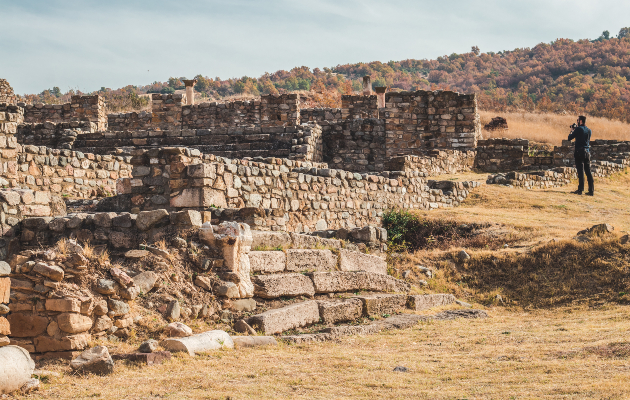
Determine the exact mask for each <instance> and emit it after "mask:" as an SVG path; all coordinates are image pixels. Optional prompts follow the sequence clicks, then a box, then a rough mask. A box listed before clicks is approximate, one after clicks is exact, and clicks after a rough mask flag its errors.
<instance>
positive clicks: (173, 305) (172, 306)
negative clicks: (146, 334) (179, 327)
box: [164, 300, 181, 321]
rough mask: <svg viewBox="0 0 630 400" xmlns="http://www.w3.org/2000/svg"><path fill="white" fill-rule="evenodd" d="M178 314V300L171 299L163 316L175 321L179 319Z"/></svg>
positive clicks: (179, 309) (179, 312)
mask: <svg viewBox="0 0 630 400" xmlns="http://www.w3.org/2000/svg"><path fill="white" fill-rule="evenodd" d="M180 315H181V308H180V306H179V301H177V300H173V301H171V302H170V303H168V306H167V307H166V314H165V315H164V318H166V319H167V320H170V321H176V320H178V319H179V317H180Z"/></svg>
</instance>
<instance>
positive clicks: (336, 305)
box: [317, 298, 363, 324]
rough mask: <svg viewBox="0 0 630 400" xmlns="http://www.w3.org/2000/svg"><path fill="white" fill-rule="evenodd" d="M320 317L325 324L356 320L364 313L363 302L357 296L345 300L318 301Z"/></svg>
mask: <svg viewBox="0 0 630 400" xmlns="http://www.w3.org/2000/svg"><path fill="white" fill-rule="evenodd" d="M317 305H318V307H319V317H320V318H321V320H322V322H323V323H324V324H336V323H338V322H346V321H354V320H356V319H357V318H360V317H361V315H362V314H363V302H362V301H361V300H360V299H357V298H350V299H346V300H343V301H337V302H334V301H324V300H319V301H317Z"/></svg>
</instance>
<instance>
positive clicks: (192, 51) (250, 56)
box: [0, 0, 630, 94]
mask: <svg viewBox="0 0 630 400" xmlns="http://www.w3.org/2000/svg"><path fill="white" fill-rule="evenodd" d="M629 15H630V2H629V1H627V0H617V1H611V0H597V1H589V0H571V1H565V0H528V1H522V0H483V1H478V0H409V1H407V0H379V1H376V0H362V1H359V0H305V1H302V0H292V1H290V0H224V1H219V0H187V1H182V0H179V1H175V0H172V1H167V0H136V1H134V0H0V21H1V22H0V78H4V79H7V80H8V81H9V83H10V84H11V85H12V86H13V88H14V90H15V92H16V93H19V94H26V93H39V92H41V91H43V90H45V89H49V88H52V87H53V86H58V87H59V88H60V89H61V90H62V91H63V92H66V91H67V90H69V89H75V90H76V89H78V90H81V91H83V92H90V91H94V90H98V89H100V88H101V87H108V88H119V87H123V86H126V85H130V84H131V85H146V84H150V83H152V82H154V81H166V80H167V79H168V78H169V77H171V76H173V77H182V76H185V77H188V78H192V77H194V76H195V75H197V74H202V75H204V76H209V77H217V76H218V77H221V78H222V79H227V78H234V77H242V76H244V75H247V76H252V77H258V76H260V75H262V74H263V73H265V72H274V71H277V70H279V69H284V70H290V69H291V68H293V67H296V66H302V65H305V66H308V67H310V68H315V67H319V68H323V67H334V66H335V65H338V64H347V63H356V62H370V61H383V62H387V61H390V60H404V59H408V58H415V59H425V58H426V59H433V58H436V57H438V56H441V55H445V54H452V53H464V52H468V51H470V48H471V46H479V47H480V49H481V51H482V52H487V51H495V52H497V51H501V50H511V49H514V48H520V47H534V46H535V45H536V44H538V43H541V42H547V43H548V42H551V41H553V40H555V39H557V38H571V39H583V38H590V39H594V38H597V37H598V36H599V35H600V34H601V33H602V32H603V31H604V30H609V31H610V33H611V35H616V34H617V33H618V32H619V29H620V28H622V27H624V26H630V17H628V16H629Z"/></svg>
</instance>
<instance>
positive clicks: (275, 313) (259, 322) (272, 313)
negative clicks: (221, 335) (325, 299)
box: [247, 300, 319, 335]
mask: <svg viewBox="0 0 630 400" xmlns="http://www.w3.org/2000/svg"><path fill="white" fill-rule="evenodd" d="M318 321H319V308H318V306H317V302H316V301H315V300H310V301H305V302H302V303H295V304H291V305H288V306H286V307H282V308H277V309H274V310H269V311H266V312H264V313H262V314H258V315H254V316H253V317H250V318H248V320H247V323H248V324H249V325H251V326H252V327H253V328H255V329H257V330H260V331H262V332H263V333H264V334H265V335H273V334H275V333H282V332H284V331H287V330H289V329H294V328H300V327H303V326H307V325H311V324H314V323H316V322H318Z"/></svg>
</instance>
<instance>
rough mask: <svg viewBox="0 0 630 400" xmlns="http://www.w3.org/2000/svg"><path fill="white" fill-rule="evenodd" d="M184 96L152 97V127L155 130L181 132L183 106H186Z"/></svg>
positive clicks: (160, 95)
mask: <svg viewBox="0 0 630 400" xmlns="http://www.w3.org/2000/svg"><path fill="white" fill-rule="evenodd" d="M185 101H186V100H185V96H184V95H182V94H160V93H153V94H152V95H151V111H152V114H151V127H152V129H155V130H160V131H168V130H180V129H181V126H182V106H183V105H184V104H185Z"/></svg>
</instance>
